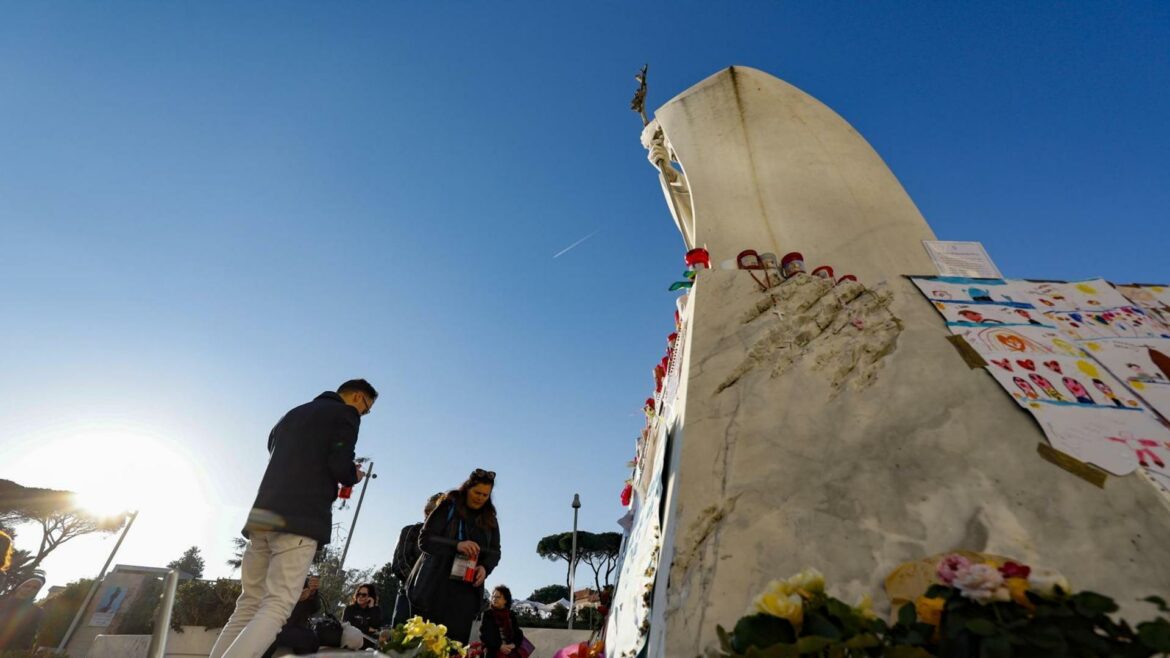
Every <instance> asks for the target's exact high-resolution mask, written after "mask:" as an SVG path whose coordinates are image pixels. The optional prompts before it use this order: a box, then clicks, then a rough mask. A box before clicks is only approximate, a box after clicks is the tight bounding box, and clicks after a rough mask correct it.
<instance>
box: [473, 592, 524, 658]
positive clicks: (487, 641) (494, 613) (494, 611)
mask: <svg viewBox="0 0 1170 658" xmlns="http://www.w3.org/2000/svg"><path fill="white" fill-rule="evenodd" d="M479 641H480V642H482V643H483V648H484V650H485V653H484V658H500V656H514V657H515V656H518V655H519V654H518V653H517V651H516V647H518V646H520V645H521V644H522V643H523V642H524V631H523V629H521V628H520V620H519V619H517V618H516V613H515V612H512V590H510V589H508V588H507V586H505V585H500V586H498V587H496V588H495V589H493V590H492V599H491V607H490V608H488V609H487V611H486V612H484V613H483V621H482V622H481V623H480V625H479Z"/></svg>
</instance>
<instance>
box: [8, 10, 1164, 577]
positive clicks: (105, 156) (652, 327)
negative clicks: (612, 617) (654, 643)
mask: <svg viewBox="0 0 1170 658" xmlns="http://www.w3.org/2000/svg"><path fill="white" fill-rule="evenodd" d="M644 62H649V63H650V92H649V97H648V103H647V105H648V107H649V108H654V107H657V106H658V105H660V104H661V103H663V102H665V101H666V100H668V99H669V98H671V97H673V96H674V95H676V94H678V93H680V92H682V91H683V90H684V89H686V88H687V87H689V86H690V85H692V84H694V83H697V82H698V81H700V80H701V79H703V78H705V77H706V76H708V75H710V74H712V73H714V72H716V71H717V70H719V69H720V68H723V67H725V66H728V65H731V64H743V65H749V66H753V67H756V68H759V69H762V70H765V71H767V72H770V73H772V74H774V75H776V76H778V77H780V78H782V79H785V80H787V81H788V82H791V83H793V84H795V85H796V86H798V87H800V88H802V89H804V90H805V91H807V92H809V93H810V94H812V95H814V96H816V97H817V98H819V99H820V100H821V101H823V102H825V103H826V104H828V105H829V106H830V107H832V108H833V109H835V110H836V111H837V112H838V113H840V114H841V115H842V116H843V117H845V119H846V120H848V121H849V122H850V123H852V124H853V126H854V127H856V128H857V129H858V130H859V131H860V132H861V133H862V135H864V136H865V137H866V138H867V139H868V140H869V141H870V143H871V144H872V145H873V146H874V148H875V149H876V150H877V151H878V153H879V154H881V156H882V157H883V158H884V159H885V160H886V162H887V163H888V164H889V165H890V167H891V169H892V170H893V171H894V173H895V174H896V175H897V176H898V177H899V179H900V180H901V181H902V183H903V185H904V186H905V187H906V188H907V190H908V191H909V193H910V195H911V197H912V198H913V199H914V200H915V202H916V203H917V204H918V206H919V208H920V209H921V211H922V213H923V215H924V216H925V217H926V218H927V220H928V221H929V222H930V223H931V225H932V226H933V228H934V230H935V231H936V233H937V234H938V235H939V237H940V238H942V239H954V240H981V241H983V242H984V243H985V244H986V246H987V248H988V251H989V252H990V253H991V255H992V257H993V258H994V259H995V260H996V262H997V264H998V265H999V266H1000V268H1001V269H1002V270H1003V272H1004V273H1005V275H1007V276H1019V277H1024V276H1031V277H1043V278H1086V277H1093V276H1105V277H1107V278H1110V279H1112V280H1115V281H1119V282H1128V281H1163V282H1164V281H1166V280H1168V279H1170V272H1167V271H1166V268H1165V266H1164V263H1165V253H1164V252H1165V249H1164V246H1165V245H1166V244H1167V228H1166V226H1167V222H1166V219H1167V215H1168V211H1170V159H1168V158H1167V153H1170V126H1168V124H1167V122H1166V121H1165V117H1166V116H1170V5H1166V4H1165V3H1139V2H1131V3H1116V4H1113V3H1111V4H1105V3H1071V4H1070V3H1028V4H1023V3H979V4H978V5H960V4H959V3H935V2H923V3H896V4H894V3H839V2H819V3H765V2H736V3H730V2H707V3H627V2H594V3H536V2H526V3H520V2H516V3H467V2H464V3H455V2H452V3H389V2H338V3H325V2H317V3H307V2H267V3H265V2H252V3H246V4H245V3H219V2H200V3H194V2H188V3H179V2H172V3H149V2H141V3H120V2H111V3H100V4H94V3H64V2H63V3H54V4H46V3H4V4H2V5H0V90H2V93H0V231H2V233H0V235H2V236H3V237H2V239H0V277H2V280H3V281H4V285H3V286H0V305H2V308H3V309H4V318H5V322H4V324H3V326H0V368H2V371H3V373H4V376H3V377H0V445H2V446H3V451H2V454H3V455H4V457H3V459H2V460H0V477H5V478H10V479H15V480H17V481H19V482H22V483H24V484H35V485H40V486H54V487H61V488H85V487H91V488H92V487H93V486H102V484H103V483H109V484H110V486H111V487H114V486H115V485H117V486H119V487H122V490H124V489H127V488H129V489H131V490H133V491H136V492H138V493H139V494H140V495H141V496H143V497H144V498H150V499H155V500H156V501H164V502H166V505H165V506H157V505H156V507H161V508H162V509H164V510H170V511H171V512H172V513H171V514H169V515H168V514H165V513H164V514H160V513H158V512H157V511H156V512H155V513H154V514H147V513H145V512H144V514H143V517H142V519H141V520H140V522H139V526H138V527H136V528H135V530H134V532H133V533H132V534H131V536H130V538H129V539H128V540H127V542H126V545H125V546H124V547H123V551H122V553H121V554H120V556H119V559H118V561H119V562H126V563H138V564H162V563H165V562H166V561H169V560H170V559H172V558H174V557H177V555H178V554H179V553H180V552H181V551H182V549H183V548H185V547H186V546H189V545H192V544H194V545H198V546H200V548H202V549H203V551H204V552H205V554H206V555H207V556H208V562H209V564H210V569H209V573H210V575H226V573H227V568H226V567H224V566H222V562H223V559H224V558H225V557H226V556H227V552H228V545H229V540H230V538H231V536H232V534H233V533H234V532H235V530H236V529H238V527H239V526H240V524H241V523H242V521H243V518H244V514H245V512H246V508H247V506H248V505H249V504H250V503H251V500H252V496H253V495H254V492H255V487H256V484H257V482H258V480H259V476H260V474H261V472H262V471H263V467H264V462H265V457H266V453H265V450H264V442H265V439H266V437H267V433H268V430H269V429H270V427H271V426H272V424H273V423H274V422H275V421H276V420H277V419H278V418H279V416H280V415H281V414H282V413H283V412H284V411H286V410H287V409H288V408H290V407H292V406H294V405H296V404H299V403H300V402H303V401H305V400H307V399H309V398H311V397H313V396H314V395H316V394H317V393H319V392H320V391H322V390H325V389H326V388H333V387H335V386H336V385H337V384H338V383H339V382H341V381H342V380H344V379H347V378H349V377H353V376H365V377H367V378H369V379H370V380H371V381H372V382H373V383H374V384H375V385H376V386H377V387H378V388H379V389H380V391H381V392H382V397H381V399H380V401H379V403H378V406H377V407H376V409H375V413H373V414H372V415H371V416H369V417H367V419H366V421H365V422H364V423H363V427H362V434H361V439H360V442H359V453H361V454H364V455H368V456H371V457H373V458H374V459H375V460H376V464H377V466H376V468H377V470H378V471H379V472H380V474H381V477H379V478H378V479H377V480H376V481H375V482H374V483H373V484H372V485H371V487H370V490H369V494H368V498H367V503H366V507H365V509H364V510H363V512H362V520H361V524H360V525H359V527H358V531H357V535H356V537H355V539H354V545H353V549H352V551H351V559H350V563H351V564H352V565H354V566H373V565H380V564H381V563H383V562H385V561H386V560H388V559H389V558H390V556H391V552H392V550H393V545H394V541H395V539H396V537H397V532H398V529H399V528H400V527H401V526H402V525H403V524H405V523H408V522H411V521H412V520H414V518H415V517H416V516H418V514H419V508H420V507H421V505H422V502H423V500H424V499H425V498H426V496H427V495H428V494H430V493H431V492H433V491H436V490H439V489H442V488H446V487H450V486H454V485H456V484H458V482H459V481H460V480H461V479H462V478H463V477H464V476H465V475H466V473H467V472H468V471H469V470H470V469H472V468H474V467H477V466H483V467H485V468H491V469H494V470H496V471H498V472H499V473H500V477H499V486H498V488H497V504H498V506H499V508H500V510H501V515H502V524H503V527H502V536H503V542H504V560H503V563H502V564H501V567H500V569H499V571H498V572H497V574H496V577H494V578H493V581H505V582H508V583H509V584H511V585H512V586H513V589H514V590H515V591H516V592H517V594H519V595H526V594H528V593H529V592H530V591H531V590H532V589H533V588H535V587H537V586H541V585H545V584H548V583H554V582H560V581H561V580H562V578H563V569H562V568H561V566H559V565H554V564H551V563H548V562H545V561H542V560H540V559H539V558H538V557H537V556H536V555H535V552H534V547H535V543H536V541H537V539H539V537H541V536H543V535H545V534H548V533H551V532H557V531H562V530H567V529H568V527H569V524H570V521H571V513H570V509H569V501H570V500H571V498H572V494H573V493H574V492H580V493H581V496H582V502H583V505H584V506H583V508H582V510H581V526H582V528H584V529H589V530H597V531H600V530H613V529H616V526H615V524H614V521H615V519H616V518H617V517H619V516H620V515H621V513H622V510H621V509H620V507H619V503H618V493H619V491H620V489H621V486H622V481H623V479H624V478H625V477H626V476H627V472H626V469H625V463H626V461H627V460H628V459H630V458H631V456H632V454H633V441H634V437H635V436H636V434H637V432H638V430H639V429H640V427H641V423H642V418H641V414H640V413H639V407H640V403H641V401H642V400H643V399H644V398H645V397H646V396H647V394H648V392H649V390H650V388H651V387H652V378H651V367H652V366H653V365H654V364H655V363H656V362H657V361H658V359H659V358H660V357H661V355H662V351H663V348H664V340H665V336H666V334H668V333H669V332H670V331H671V326H672V320H671V315H672V309H673V294H672V293H668V292H666V287H667V285H669V283H670V282H671V281H674V280H675V279H676V278H677V275H678V274H679V273H680V272H681V270H682V267H683V266H682V242H681V239H680V238H679V237H678V235H677V232H676V231H675V229H674V226H673V223H672V221H671V219H670V216H669V213H668V212H667V210H666V208H665V206H664V204H663V201H662V197H661V192H660V191H659V189H658V185H657V182H656V178H655V176H654V172H653V170H652V169H651V167H650V166H649V164H647V162H646V160H645V154H644V151H643V150H642V148H641V146H640V145H639V143H638V134H639V131H640V127H641V126H640V122H639V121H638V119H637V117H636V115H634V114H633V113H631V112H630V111H629V109H628V102H629V99H630V96H631V95H632V92H633V90H634V87H635V83H634V81H633V75H634V73H635V72H636V71H637V70H638V68H639V67H640V66H641V65H642V63H644ZM594 232H595V233H594ZM591 233H594V234H593V236H592V237H591V238H590V239H589V240H586V241H585V242H583V243H582V244H580V245H579V246H577V247H576V248H574V249H572V250H571V251H569V252H567V253H565V254H564V255H562V256H561V257H559V258H556V259H553V258H552V256H553V255H554V254H556V253H557V252H558V251H560V250H561V249H563V248H565V247H567V246H569V245H570V244H572V243H573V242H574V241H576V240H578V239H580V238H582V237H583V236H586V235H589V234H591ZM802 247H803V249H802V250H803V251H805V252H806V253H808V252H812V253H815V246H814V245H805V246H802ZM127 437H129V438H127ZM135 446H142V447H143V449H142V450H137V449H135ZM160 446H161V447H160ZM127 483H133V484H132V485H128V484H127ZM181 503H183V504H189V505H190V506H191V507H192V508H196V507H198V508H200V509H202V510H203V511H202V512H199V513H195V512H187V511H180V510H186V509H187V507H180V504H181ZM337 518H338V519H339V520H343V521H345V520H348V515H347V514H341V515H338V516H337ZM35 536H36V533H35V532H33V531H32V530H27V531H26V534H24V535H23V536H21V537H20V538H19V539H18V545H19V544H20V543H21V541H20V540H23V541H24V542H30V543H31V542H32V541H33V540H34V538H35ZM110 545H111V542H110V540H109V539H106V540H90V539H86V540H79V541H78V542H77V543H75V544H74V545H72V546H66V547H65V548H63V549H61V551H60V553H59V555H58V556H55V557H54V558H51V560H50V561H49V563H48V564H47V567H48V569H49V576H50V578H49V580H50V582H51V583H62V582H65V581H68V580H72V579H75V578H77V577H80V576H83V575H88V574H91V573H93V572H96V570H97V569H98V568H99V567H100V564H101V561H102V557H103V556H104V552H105V551H107V550H108V548H109V546H110ZM581 577H584V572H582V574H581Z"/></svg>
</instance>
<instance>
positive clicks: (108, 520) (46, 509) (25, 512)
mask: <svg viewBox="0 0 1170 658" xmlns="http://www.w3.org/2000/svg"><path fill="white" fill-rule="evenodd" d="M129 516H130V515H129V513H128V512H119V513H116V514H112V515H99V514H95V513H94V512H92V511H90V510H87V509H86V508H85V507H83V506H82V505H81V504H80V503H79V501H78V500H77V495H76V494H74V493H72V492H70V491H61V490H57V489H42V488H38V487H25V486H22V485H19V484H17V483H16V482H13V481H12V480H0V526H3V527H6V528H13V529H15V528H16V527H17V526H18V525H21V524H24V523H30V524H36V525H39V526H40V529H41V541H40V544H39V546H38V548H37V551H36V552H35V553H33V552H32V551H24V552H20V551H18V553H20V555H19V556H14V558H18V559H19V561H18V560H17V559H14V560H13V565H12V568H11V570H10V572H9V573H27V574H32V573H36V572H37V570H38V569H39V568H40V565H41V563H42V562H44V560H45V558H46V557H48V556H49V554H50V553H52V552H53V551H54V550H56V549H57V548H58V547H60V546H61V545H62V544H64V543H66V542H68V541H69V540H71V539H74V538H77V537H81V536H82V535H88V534H91V533H95V532H103V533H108V532H114V531H116V530H118V529H119V528H121V527H122V526H123V525H124V524H125V523H126V521H127V519H128V518H129ZM14 539H15V537H14ZM12 580H14V579H11V578H10V579H9V585H12Z"/></svg>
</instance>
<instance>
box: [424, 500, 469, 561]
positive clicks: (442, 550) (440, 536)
mask: <svg viewBox="0 0 1170 658" xmlns="http://www.w3.org/2000/svg"><path fill="white" fill-rule="evenodd" d="M454 504H455V503H453V502H452V501H449V500H445V501H443V502H442V503H441V504H440V505H439V506H438V507H436V508H435V510H434V511H433V512H431V514H430V516H428V517H427V520H426V522H425V523H423V527H422V530H420V531H419V533H418V547H419V550H421V551H423V552H424V553H430V554H431V555H442V556H448V555H454V554H455V550H456V547H457V546H458V545H459V542H457V541H455V540H454V539H452V538H450V537H448V536H447V513H448V512H449V511H450V510H451V506H452V505H454Z"/></svg>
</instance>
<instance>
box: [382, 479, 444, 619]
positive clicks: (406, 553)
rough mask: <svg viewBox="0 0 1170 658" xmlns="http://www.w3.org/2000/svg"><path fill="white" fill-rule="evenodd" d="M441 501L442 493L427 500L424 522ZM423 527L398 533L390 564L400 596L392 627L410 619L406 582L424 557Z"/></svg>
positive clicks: (404, 528) (396, 602)
mask: <svg viewBox="0 0 1170 658" xmlns="http://www.w3.org/2000/svg"><path fill="white" fill-rule="evenodd" d="M441 500H443V492H442V491H440V492H439V493H437V494H435V495H433V496H431V497H430V498H428V499H427V504H426V506H425V507H423V520H426V518H427V517H428V516H430V515H431V512H433V511H435V508H436V507H438V505H439V501H441ZM422 527H423V524H421V523H413V524H411V525H408V526H403V528H402V531H401V532H399V533H398V545H397V546H395V547H394V560H393V562H391V563H390V570H391V571H393V572H394V577H395V578H397V579H398V595H397V596H396V597H395V599H396V600H395V602H394V611H393V616H392V617H391V618H390V625H391V626H397V625H398V624H401V623H402V622H404V621H406V620H407V619H410V599H408V598H407V596H406V591H405V590H406V580H407V579H408V578H410V570H411V569H413V568H414V563H415V562H417V561H418V556H420V555H422V549H420V548H419V547H418V533H419V531H420V530H422Z"/></svg>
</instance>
